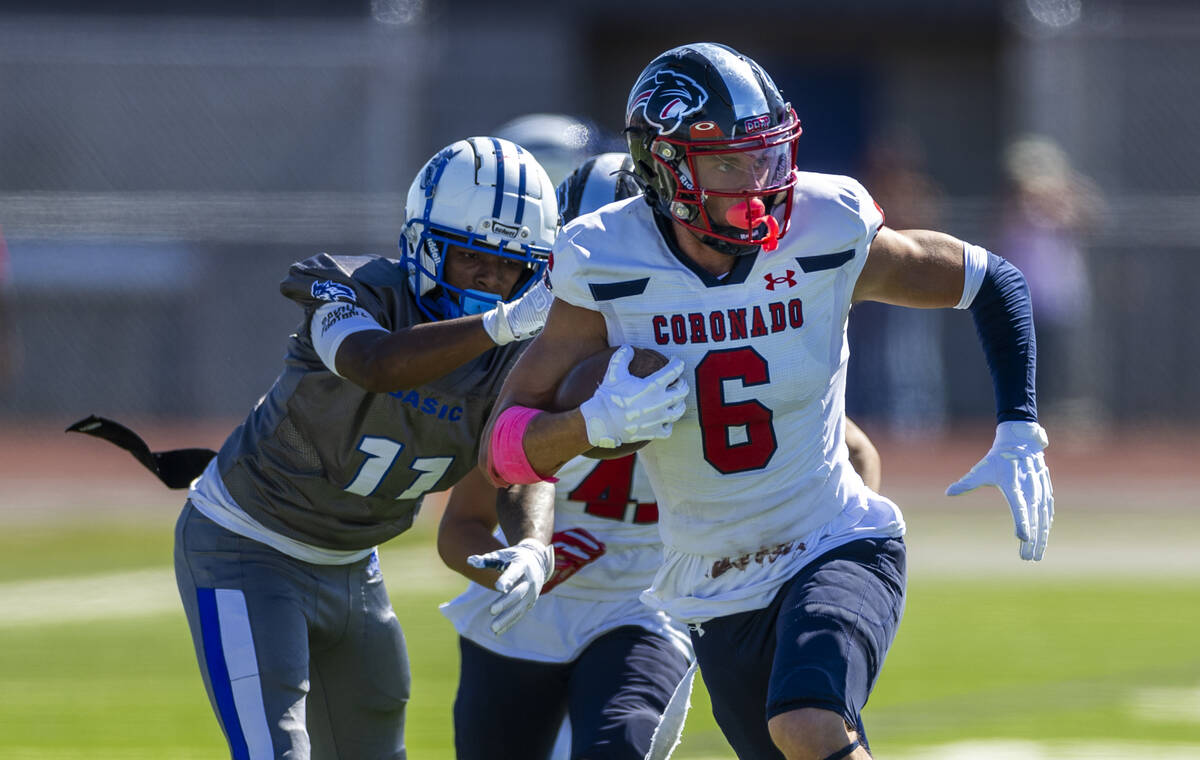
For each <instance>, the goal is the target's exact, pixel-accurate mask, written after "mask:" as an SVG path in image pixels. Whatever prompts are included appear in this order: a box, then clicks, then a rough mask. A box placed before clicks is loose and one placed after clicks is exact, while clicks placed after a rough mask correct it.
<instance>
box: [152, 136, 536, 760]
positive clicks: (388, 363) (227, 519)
mask: <svg viewBox="0 0 1200 760" xmlns="http://www.w3.org/2000/svg"><path fill="white" fill-rule="evenodd" d="M406 215H407V217H406V218H407V222H406V224H405V227H404V232H403V236H402V237H401V239H400V251H401V255H400V259H399V261H397V260H392V259H387V258H382V257H378V256H334V255H328V254H321V255H318V256H315V257H313V258H311V259H308V260H306V261H303V262H300V263H298V264H295V265H293V266H292V267H291V269H290V271H289V272H288V276H287V278H286V279H285V280H284V281H283V283H282V285H281V290H282V292H283V295H284V296H286V297H287V298H290V299H292V300H294V301H295V302H296V303H297V304H298V305H299V306H300V307H301V308H302V309H303V311H304V319H303V321H302V322H301V324H300V326H299V327H298V328H297V330H296V332H295V334H294V335H292V336H291V338H290V339H289V341H288V347H287V356H286V359H285V363H284V369H283V372H282V373H281V374H280V376H279V377H278V379H277V380H276V381H275V384H274V385H273V386H272V387H271V388H270V390H268V391H267V393H266V394H265V395H264V396H263V397H262V398H261V399H260V400H259V402H258V404H257V405H256V406H255V407H254V409H253V410H252V411H251V412H250V414H249V416H248V417H247V418H246V420H245V421H244V422H243V423H242V424H241V425H240V426H239V427H238V428H237V429H236V430H234V432H233V433H232V434H231V435H230V436H229V438H228V439H227V440H226V441H225V443H224V445H223V446H222V448H221V450H220V452H219V453H218V455H217V456H216V457H215V458H214V459H213V460H212V461H211V462H210V463H209V464H208V467H207V469H206V470H205V471H204V473H203V474H202V475H201V476H200V477H199V478H198V479H197V480H196V481H195V482H194V483H193V484H192V489H191V492H190V494H189V499H188V502H187V504H186V505H185V506H184V509H183V512H182V514H181V515H180V517H179V521H178V524H177V527H176V543H175V569H176V577H177V579H178V584H179V592H180V595H181V597H182V600H183V604H184V607H185V609H186V612H187V619H188V624H189V626H190V628H191V633H192V638H193V640H194V643H195V647H196V655H197V657H198V658H199V661H200V668H201V672H202V674H203V677H204V683H205V686H206V687H207V689H208V695H209V699H210V701H211V702H212V706H213V709H214V710H215V712H216V714H217V717H218V719H219V721H220V723H221V727H222V728H223V729H224V732H225V735H226V737H227V738H228V740H229V746H230V750H231V752H232V755H233V757H234V758H239V759H241V758H252V759H254V760H260V759H262V758H282V757H286V758H310V757H312V758H343V759H344V760H358V759H359V758H404V757H405V756H406V753H405V746H404V713H405V705H406V703H407V701H408V698H409V666H408V657H407V653H406V650H405V643H404V635H403V633H402V631H401V628H400V625H399V623H398V621H397V619H396V615H395V614H394V613H393V611H392V608H391V604H390V602H389V599H388V595H387V592H386V590H385V588H384V584H383V579H382V576H381V574H380V568H379V561H378V555H377V553H376V549H375V547H376V545H377V544H379V543H380V542H383V541H386V540H388V539H389V538H392V537H393V536H395V535H397V534H398V533H401V532H402V531H404V530H406V529H407V528H408V527H409V526H410V525H411V524H412V521H413V517H414V515H415V514H416V512H417V510H418V509H419V508H420V505H421V499H422V497H423V496H424V495H425V494H426V493H428V492H430V491H440V490H445V489H446V488H449V487H450V486H452V485H455V484H456V483H464V484H466V486H467V487H471V485H472V484H473V485H474V486H475V487H476V488H477V490H479V491H481V492H482V493H485V494H487V495H489V498H491V497H495V496H499V497H500V498H498V500H497V506H496V508H497V511H498V514H499V519H500V522H501V524H502V525H503V526H504V530H505V535H507V536H509V537H511V538H512V539H514V541H517V543H516V544H515V545H514V546H511V547H507V548H498V550H497V551H495V552H493V553H491V554H489V555H488V556H486V557H483V558H475V561H476V562H478V563H481V564H486V565H487V566H490V567H495V568H500V569H504V570H505V572H504V573H503V574H502V576H501V579H500V581H499V582H498V588H500V589H501V590H502V592H505V593H502V595H501V597H500V599H499V600H498V601H497V602H496V603H495V604H494V605H493V606H492V612H493V614H494V615H496V621H495V623H494V625H495V627H496V628H497V629H498V630H500V629H503V628H504V627H506V626H507V625H510V624H511V622H513V621H514V620H515V619H516V618H517V617H519V616H520V615H521V614H523V612H524V611H525V610H526V609H528V607H529V606H531V605H532V603H533V601H534V600H535V599H536V598H537V595H538V592H539V590H540V588H541V585H542V583H543V582H544V580H545V578H546V575H547V574H548V573H549V571H550V569H551V568H552V566H553V552H552V550H551V549H549V548H548V543H549V540H550V532H551V531H550V527H551V522H550V515H549V511H550V509H551V505H552V501H551V500H552V497H553V489H552V488H550V487H549V486H539V488H538V490H536V491H531V490H525V491H517V490H516V489H509V491H507V492H505V491H501V492H497V491H496V490H495V489H493V488H490V487H489V486H487V484H486V483H484V482H483V477H482V475H481V474H480V472H479V471H478V470H477V469H475V460H476V456H477V450H478V440H479V436H480V432H481V429H482V427H483V423H484V420H485V419H486V418H487V415H488V413H489V410H490V408H491V405H492V403H493V401H494V399H495V396H496V393H497V391H498V389H499V386H500V383H501V381H502V380H503V377H504V374H505V373H506V371H507V370H508V368H509V366H510V365H511V364H512V363H513V361H514V360H515V359H516V357H517V355H518V353H519V352H520V350H521V348H522V345H523V344H521V343H520V342H519V341H521V340H522V339H524V338H527V337H529V336H530V335H532V334H534V333H536V332H537V331H538V330H539V329H541V326H542V322H543V320H544V315H545V312H546V309H547V308H548V306H549V300H550V299H549V298H548V296H547V294H546V292H545V286H544V284H543V283H542V281H541V275H542V269H543V266H544V261H545V259H546V255H547V253H548V250H549V246H550V245H551V243H552V242H553V239H554V234H555V226H556V222H557V208H556V203H555V197H554V187H553V185H552V184H551V183H550V180H549V178H548V177H547V176H546V174H545V172H544V171H543V170H542V168H541V167H540V166H539V165H538V163H537V162H536V161H535V160H534V159H533V158H532V156H531V155H530V154H529V153H528V152H527V151H524V150H523V149H522V148H520V147H519V146H517V145H515V144H513V143H510V142H508V141H506V140H500V139H497V138H486V137H483V138H480V137H474V138H470V139H467V140H460V141H458V142H455V143H453V144H451V145H450V146H448V147H446V148H445V149H443V150H442V151H440V152H438V153H437V154H436V155H435V156H434V157H433V158H432V159H430V161H429V162H428V163H427V164H426V165H425V166H424V168H423V169H422V170H421V171H420V173H419V174H418V175H417V177H416V178H415V179H414V181H413V183H412V186H411V188H410V189H409V193H408V198H407V206H406ZM481 483H483V488H479V486H480V484H481ZM539 496H548V497H550V498H539Z"/></svg>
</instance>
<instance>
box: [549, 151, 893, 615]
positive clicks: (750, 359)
mask: <svg viewBox="0 0 1200 760" xmlns="http://www.w3.org/2000/svg"><path fill="white" fill-rule="evenodd" d="M882 224H883V214H882V212H881V211H880V210H879V207H878V206H877V205H876V204H875V202H874V201H873V200H872V199H871V197H870V196H869V195H868V194H867V192H866V190H864V189H863V187H862V186H861V185H860V184H859V183H858V182H856V181H855V180H853V179H850V178H849V177H838V176H831V175H822V174H811V173H800V174H799V181H798V184H797V186H796V191H795V196H794V202H793V208H792V215H791V228H790V230H789V231H788V232H787V234H786V236H785V237H784V238H783V240H782V241H781V242H780V245H779V248H778V249H777V250H775V251H773V252H771V253H766V252H762V251H760V252H758V253H757V254H756V255H752V256H744V257H741V258H739V259H738V261H737V262H736V264H735V266H734V268H733V270H732V271H731V272H730V273H729V274H728V275H726V276H725V277H724V278H717V277H714V276H713V275H711V274H710V273H708V272H706V271H704V270H702V269H700V268H699V267H698V266H696V265H695V264H694V263H692V262H691V261H690V260H688V259H687V258H686V257H684V256H683V255H682V254H677V253H675V252H674V251H673V250H672V248H671V247H670V246H669V245H668V244H667V242H666V240H665V239H664V237H663V233H662V232H661V231H660V229H659V227H658V223H657V222H656V220H655V218H654V216H653V214H652V213H651V210H650V208H649V207H648V206H647V205H646V203H645V201H644V200H643V199H641V198H631V199H629V200H626V201H622V202H619V203H614V204H610V205H608V206H605V207H603V208H602V209H600V210H599V211H597V212H595V213H592V214H585V215H583V216H581V217H579V218H578V219H576V220H575V221H573V222H572V223H571V224H569V225H567V226H566V227H565V228H564V229H563V231H562V232H561V233H560V235H559V237H558V239H557V240H556V242H555V246H554V256H553V258H552V269H551V272H550V282H551V285H552V289H553V291H554V295H555V297H557V298H561V299H562V300H564V301H566V302H568V303H571V304H573V305H576V306H580V307H583V308H587V309H592V310H595V311H599V312H600V313H601V314H602V315H603V316H604V320H605V323H606V325H607V329H608V340H609V343H610V344H611V345H618V344H622V343H629V344H632V345H635V346H647V347H651V348H655V349H657V350H659V351H661V352H662V353H664V354H666V355H668V356H671V357H678V358H680V359H682V360H683V361H684V363H685V365H686V367H687V369H686V371H685V375H684V376H685V377H686V378H687V381H688V384H689V385H690V387H691V390H690V393H689V396H688V400H687V412H686V413H685V414H684V416H683V417H682V418H681V419H680V420H679V421H678V422H676V423H675V427H674V432H673V434H672V435H671V436H670V437H669V438H667V439H663V440H660V441H655V442H653V443H651V444H650V445H649V446H647V447H646V448H644V449H642V451H641V454H640V457H641V459H642V460H644V462H645V465H646V469H647V472H648V475H649V477H650V480H651V483H652V485H653V487H654V492H655V494H656V495H657V497H658V503H659V507H660V520H661V522H660V531H661V535H662V539H663V542H664V544H665V559H664V566H663V568H662V569H661V570H660V572H659V573H658V576H657V578H656V579H655V582H654V586H653V588H651V589H650V590H649V591H648V592H647V593H646V595H645V596H644V599H645V600H646V601H647V603H649V604H651V605H653V606H655V607H657V608H660V609H664V610H666V611H668V612H670V613H671V614H672V615H673V616H675V617H676V618H677V619H680V620H683V621H685V622H698V621H702V620H705V619H708V618H711V617H715V616H719V615H727V614H732V613H735V612H741V611H745V610H748V609H756V608H759V607H762V606H765V605H766V604H768V603H769V602H770V600H771V598H772V597H773V596H774V592H775V591H776V590H777V589H778V587H779V586H780V585H781V584H782V583H783V582H785V581H786V580H787V579H788V578H790V577H791V576H792V575H794V574H795V572H796V571H797V570H798V569H799V567H800V566H802V565H803V564H804V563H806V562H808V561H809V560H810V559H812V558H814V557H815V556H817V555H816V554H815V553H814V552H817V551H819V552H821V553H823V552H824V551H828V549H830V548H833V547H834V546H837V545H838V544H840V543H845V542H847V541H850V540H854V539H856V538H860V537H866V536H900V535H903V531H904V526H903V521H902V518H901V516H900V513H899V510H898V509H897V508H896V507H895V505H894V504H892V503H891V502H889V501H887V500H886V499H883V498H882V497H880V496H878V495H877V494H874V493H873V492H871V491H870V490H869V489H867V487H866V486H865V485H864V484H863V482H862V479H861V478H860V477H859V476H858V474H857V473H856V472H855V471H854V469H853V468H852V467H851V466H850V462H849V457H848V452H847V449H846V445H845V417H844V412H845V377H846V361H847V358H848V356H849V349H848V347H847V342H846V323H847V317H848V315H849V311H850V306H851V297H852V293H853V290H854V285H855V282H856V281H857V279H858V275H859V273H860V272H861V271H862V268H863V265H864V264H865V263H866V259H867V253H868V249H869V247H870V244H871V241H872V240H873V239H874V236H875V233H876V232H877V231H878V230H879V227H880V226H881V225H882Z"/></svg>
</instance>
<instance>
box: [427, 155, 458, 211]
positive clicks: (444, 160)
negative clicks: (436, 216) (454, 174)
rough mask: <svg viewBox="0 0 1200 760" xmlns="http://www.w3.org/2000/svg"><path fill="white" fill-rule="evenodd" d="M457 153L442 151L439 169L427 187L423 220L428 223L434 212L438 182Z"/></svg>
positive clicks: (435, 171)
mask: <svg viewBox="0 0 1200 760" xmlns="http://www.w3.org/2000/svg"><path fill="white" fill-rule="evenodd" d="M454 155H455V152H454V151H450V150H444V151H442V154H441V155H440V156H439V158H440V159H441V160H440V161H438V165H437V168H436V169H435V170H434V172H433V179H431V180H429V184H428V185H426V186H425V213H424V214H422V218H423V219H424V220H425V222H426V223H428V222H429V212H430V211H432V210H433V195H434V192H435V191H436V190H437V186H438V181H439V180H441V178H442V172H444V171H446V167H447V166H449V165H450V159H452V158H454Z"/></svg>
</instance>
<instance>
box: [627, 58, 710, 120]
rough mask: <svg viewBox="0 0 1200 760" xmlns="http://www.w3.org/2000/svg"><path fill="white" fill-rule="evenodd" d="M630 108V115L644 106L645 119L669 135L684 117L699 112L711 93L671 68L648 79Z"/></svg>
mask: <svg viewBox="0 0 1200 760" xmlns="http://www.w3.org/2000/svg"><path fill="white" fill-rule="evenodd" d="M639 89H640V91H639V92H638V94H637V95H636V96H635V97H634V99H633V103H632V104H631V105H630V107H629V114H630V115H632V114H633V112H635V111H637V110H638V109H639V108H640V109H642V113H643V114H645V116H646V121H648V122H650V123H651V124H653V125H654V126H655V127H656V128H657V129H658V133H659V134H660V135H669V134H671V133H673V132H674V131H675V130H676V129H678V128H679V125H680V124H682V123H683V120H684V119H686V118H687V117H688V116H690V115H692V114H694V113H696V112H697V111H699V110H700V109H701V108H704V104H705V103H707V102H708V93H707V92H706V91H705V90H704V88H703V87H701V86H700V85H698V84H696V80H694V79H692V78H691V77H689V76H686V75H684V74H680V73H679V72H677V71H671V70H670V69H662V70H660V71H658V72H656V73H655V74H654V78H653V79H650V80H648V81H645V82H643V83H642V84H641V86H640V88H639Z"/></svg>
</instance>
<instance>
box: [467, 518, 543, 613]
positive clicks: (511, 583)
mask: <svg viewBox="0 0 1200 760" xmlns="http://www.w3.org/2000/svg"><path fill="white" fill-rule="evenodd" d="M467 562H468V563H469V564H470V565H471V567H479V568H487V569H489V570H500V571H501V574H500V577H499V579H497V580H496V590H497V591H499V592H500V593H501V594H502V596H501V597H500V598H499V599H498V600H496V602H495V603H494V604H492V606H491V608H490V609H489V610H488V611H489V612H491V613H492V615H493V618H492V632H493V633H497V634H500V633H504V632H505V631H507V630H508V629H509V628H512V627H513V626H514V625H516V622H517V621H518V620H520V619H521V617H522V616H524V615H525V613H526V612H529V610H531V609H533V604H534V602H536V601H537V599H538V594H540V593H541V592H542V585H543V584H545V583H546V578H548V577H549V576H550V571H551V570H553V569H554V548H553V547H551V546H546V545H545V544H543V543H542V542H541V541H538V540H537V539H536V538H526V539H523V540H522V541H521V542H520V543H519V544H517V545H516V546H508V547H505V548H503V549H497V550H496V551H494V552H488V553H487V554H472V555H471V556H470V557H467Z"/></svg>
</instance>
